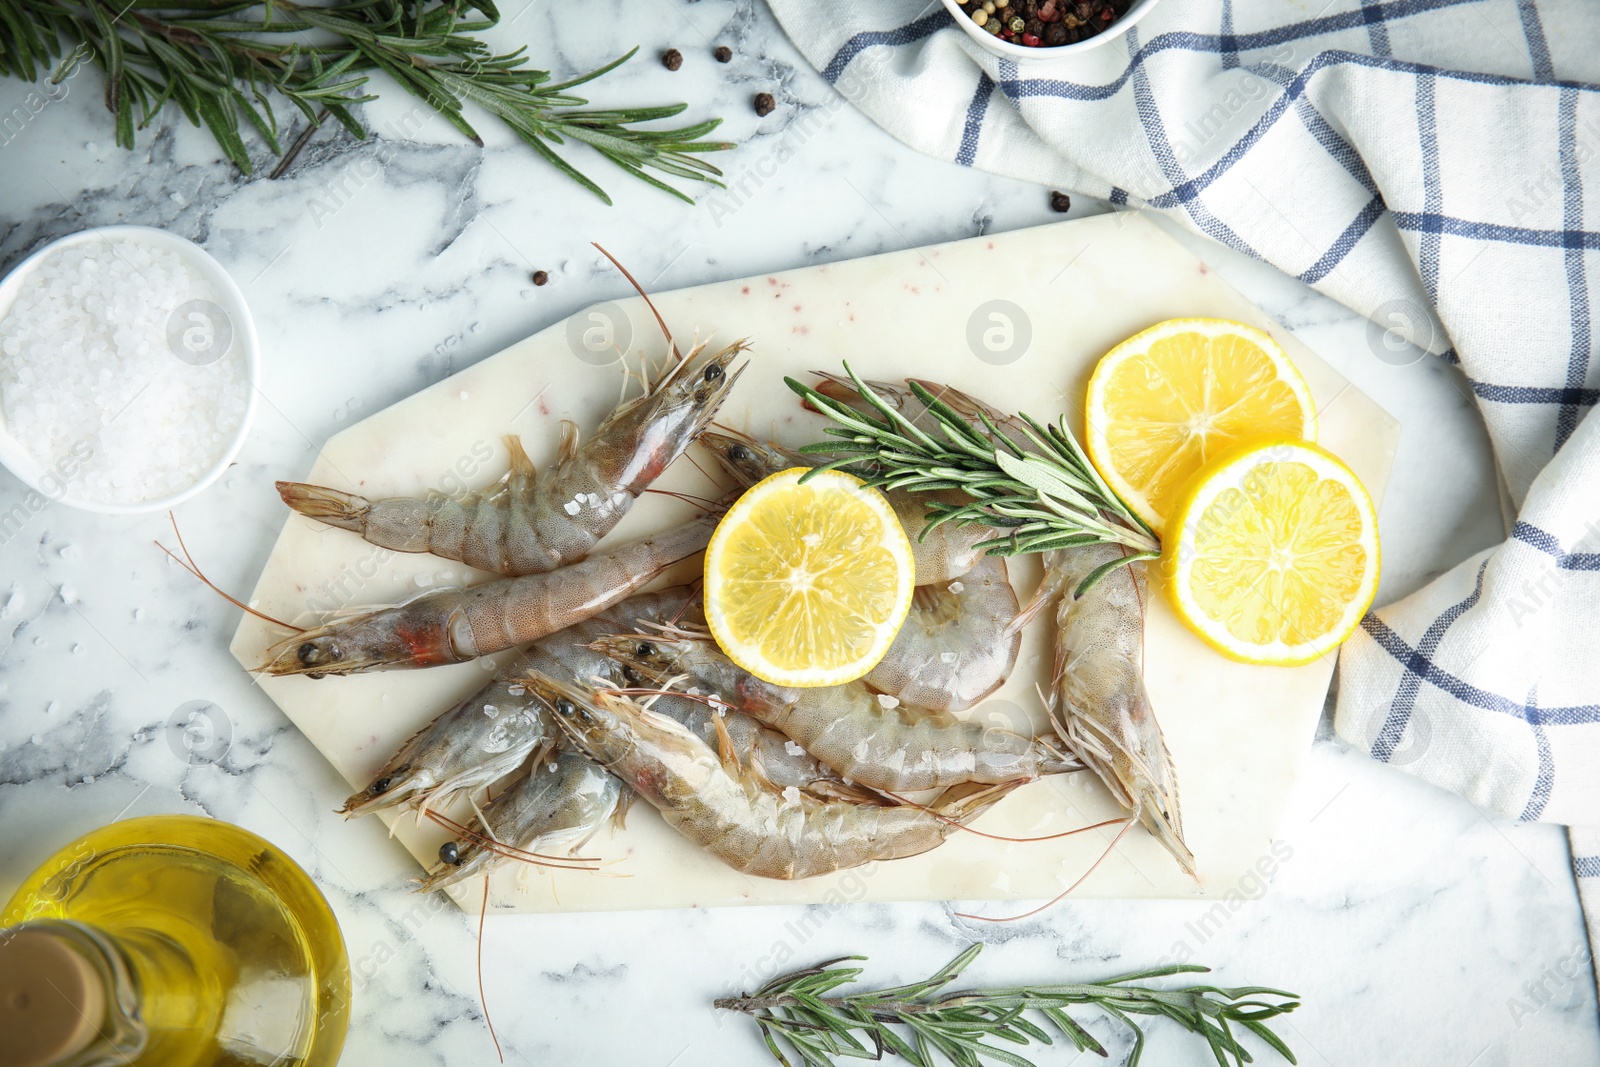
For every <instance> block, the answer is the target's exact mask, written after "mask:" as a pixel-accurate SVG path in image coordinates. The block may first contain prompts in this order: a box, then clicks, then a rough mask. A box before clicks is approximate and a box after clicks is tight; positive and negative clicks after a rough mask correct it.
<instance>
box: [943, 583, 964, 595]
mask: <svg viewBox="0 0 1600 1067" xmlns="http://www.w3.org/2000/svg"><path fill="white" fill-rule="evenodd" d="M948 588H949V590H950V595H951V596H960V595H961V594H962V593H963V592H965V591H966V588H967V587H966V586H965V585H962V584H961V583H960V582H951V583H950V585H949V586H948Z"/></svg>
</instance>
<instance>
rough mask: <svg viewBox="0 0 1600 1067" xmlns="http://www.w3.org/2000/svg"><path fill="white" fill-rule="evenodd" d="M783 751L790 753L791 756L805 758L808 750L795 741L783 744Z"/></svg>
mask: <svg viewBox="0 0 1600 1067" xmlns="http://www.w3.org/2000/svg"><path fill="white" fill-rule="evenodd" d="M783 750H784V751H785V752H787V753H789V755H791V756H804V755H805V754H806V750H805V749H803V748H801V747H800V746H799V745H797V744H795V743H794V742H793V741H785V742H784V743H783Z"/></svg>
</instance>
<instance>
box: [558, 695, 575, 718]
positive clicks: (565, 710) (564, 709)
mask: <svg viewBox="0 0 1600 1067" xmlns="http://www.w3.org/2000/svg"><path fill="white" fill-rule="evenodd" d="M556 714H557V715H561V716H564V717H569V718H570V717H571V716H573V715H576V714H578V709H577V707H576V706H575V705H574V704H573V703H572V701H570V700H567V699H566V698H564V697H563V698H562V699H561V700H558V701H556Z"/></svg>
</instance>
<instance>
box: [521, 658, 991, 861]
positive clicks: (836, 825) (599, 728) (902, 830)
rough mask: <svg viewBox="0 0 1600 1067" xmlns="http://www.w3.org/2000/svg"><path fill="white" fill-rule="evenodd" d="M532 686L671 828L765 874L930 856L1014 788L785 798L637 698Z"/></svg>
mask: <svg viewBox="0 0 1600 1067" xmlns="http://www.w3.org/2000/svg"><path fill="white" fill-rule="evenodd" d="M527 683H528V685H529V687H530V688H532V689H533V690H535V691H536V692H539V693H541V694H543V695H544V696H545V698H546V699H547V700H549V701H550V703H551V705H552V707H554V708H555V714H556V721H557V723H559V724H560V726H561V728H562V730H563V731H564V732H565V733H566V734H567V736H568V737H569V738H570V739H571V740H572V742H573V744H574V745H576V746H577V747H578V748H580V749H581V750H583V751H584V752H586V753H587V754H588V755H589V756H590V757H591V758H592V759H594V760H595V761H596V762H598V763H602V764H604V765H605V766H606V767H608V768H610V769H611V770H612V772H613V773H615V774H617V775H619V776H621V777H622V778H623V779H624V780H625V781H626V782H627V783H628V784H629V785H630V786H632V787H633V788H634V790H635V791H636V792H638V794H639V795H640V796H641V797H643V798H644V799H645V801H647V802H648V803H649V804H650V805H651V806H652V807H654V808H655V809H656V810H657V811H659V812H660V813H661V815H662V818H664V819H665V820H666V822H667V824H668V825H669V826H671V827H672V828H673V829H674V830H676V831H678V833H680V834H682V835H683V836H684V837H686V838H688V839H689V840H691V841H693V842H695V843H696V844H698V845H700V846H701V847H702V848H704V849H705V850H706V851H708V852H710V853H711V854H712V855H714V856H716V857H717V858H718V859H720V860H722V861H723V862H724V863H726V864H728V866H730V867H732V868H734V869H735V870H739V871H743V872H744V873H746V874H752V875H756V876H758V877H761V878H783V879H794V878H811V877H815V876H816V875H820V874H828V873H831V872H833V871H840V870H845V869H847V868H850V867H859V866H861V865H862V864H865V863H870V862H872V861H874V860H888V859H898V858H900V857H903V856H915V855H918V854H920V853H923V852H927V851H929V850H930V849H933V848H936V847H937V846H938V845H940V844H941V843H943V841H944V840H945V839H946V838H947V837H949V836H950V835H951V834H952V833H954V832H955V831H956V829H957V828H958V826H959V825H960V824H962V823H965V822H967V821H970V820H971V819H973V818H976V817H977V816H978V815H979V814H981V813H982V812H984V811H986V810H988V809H989V808H990V807H991V806H993V805H994V804H995V803H996V802H997V801H998V800H1000V798H1001V797H1003V796H1004V795H1005V794H1006V793H1008V792H1009V791H1010V790H1011V789H1013V788H1015V783H1007V784H1005V785H996V786H988V787H985V788H982V789H972V788H970V787H963V788H958V789H955V790H951V791H949V792H947V793H946V794H944V795H942V796H940V797H939V798H938V799H936V800H935V801H934V802H933V803H932V804H930V805H929V806H928V810H924V809H922V808H918V807H912V806H908V805H897V806H892V807H883V806H876V805H869V804H854V803H850V802H847V801H819V800H814V799H812V798H810V797H807V796H804V795H794V794H790V795H787V796H786V795H784V794H781V793H773V792H772V791H770V790H768V789H766V788H763V786H762V783H760V782H758V781H755V780H753V779H752V778H751V777H750V776H749V775H748V774H744V773H741V772H740V771H739V770H738V769H737V768H736V767H734V768H730V767H729V766H728V765H726V764H725V763H723V762H722V761H721V760H719V759H718V757H717V754H716V753H715V752H714V751H712V749H711V747H710V746H709V745H707V744H706V743H705V742H704V741H701V740H700V739H699V738H698V737H696V736H695V735H694V734H692V733H690V732H689V731H688V730H686V729H684V728H683V727H682V726H680V725H679V724H677V723H676V722H673V721H672V720H671V719H668V718H665V717H664V716H660V715H656V714H654V713H653V712H650V711H647V710H646V709H644V708H642V707H640V706H639V705H638V704H636V703H634V702H633V701H631V700H628V699H626V698H624V697H616V696H608V695H606V694H604V693H597V692H596V691H595V690H593V689H588V688H585V687H582V686H573V685H569V684H567V683H563V682H557V681H555V680H554V679H550V678H545V677H542V676H537V675H535V676H531V677H529V678H528V679H527Z"/></svg>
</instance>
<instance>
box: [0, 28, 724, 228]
mask: <svg viewBox="0 0 1600 1067" xmlns="http://www.w3.org/2000/svg"><path fill="white" fill-rule="evenodd" d="M472 12H476V13H477V14H478V16H481V17H475V16H473V15H472V14H471V13H472ZM499 19H500V13H499V11H498V10H497V9H496V8H495V6H494V2H493V0H445V2H431V0H334V2H333V3H330V4H320V3H305V4H302V3H297V2H295V0H268V2H267V3H266V4H265V5H264V6H263V5H261V4H258V3H256V2H254V0H0V74H5V75H9V76H11V77H17V78H25V79H28V80H30V81H31V80H33V79H34V78H36V77H38V76H39V75H40V73H41V72H48V73H49V75H50V78H51V80H52V82H53V83H55V84H59V83H60V82H61V81H62V80H63V79H64V78H66V77H67V76H68V75H70V74H71V72H72V69H73V68H74V67H75V66H76V65H77V64H78V63H79V62H80V61H81V60H82V59H83V58H85V57H86V56H92V58H93V61H94V62H95V63H96V64H97V65H98V66H99V67H101V68H102V69H103V70H104V71H105V72H106V89H105V103H106V107H107V108H108V109H109V110H110V111H111V112H112V114H113V115H114V116H115V117H116V118H115V121H116V137H117V144H119V145H121V146H122V147H124V148H132V147H133V142H134V133H135V130H136V129H144V128H145V127H147V126H149V124H150V123H151V121H152V120H153V119H154V118H155V117H156V115H158V114H159V113H160V112H161V109H162V108H163V107H164V106H165V105H167V104H168V103H171V104H174V105H176V106H177V108H178V109H179V110H180V111H182V112H183V114H184V115H185V116H186V117H187V118H188V119H189V121H190V122H192V123H194V124H195V125H201V124H204V125H205V127H206V128H207V129H208V130H209V131H210V132H211V134H212V136H213V137H215V138H216V141H217V144H218V145H219V146H220V147H221V148H222V151H223V153H224V154H225V155H226V156H227V157H228V159H229V160H231V161H232V162H233V163H234V164H235V165H236V166H237V167H238V168H239V169H240V170H242V171H243V172H244V173H246V174H250V173H253V171H254V165H253V164H252V162H251V160H250V154H249V151H248V150H247V148H246V146H245V142H244V138H243V135H242V132H241V131H242V126H241V123H242V122H243V123H248V124H249V125H250V126H252V127H254V128H255V130H256V131H257V132H258V133H259V134H260V135H261V137H262V139H263V140H265V141H266V143H267V145H268V146H269V147H270V148H271V150H272V152H273V154H274V155H278V154H281V153H282V151H283V149H282V148H281V147H280V144H279V137H278V135H279V131H278V117H277V115H276V114H275V113H274V111H273V107H272V103H271V101H270V99H269V94H271V93H275V94H277V95H278V96H280V97H282V98H283V99H285V100H287V101H288V102H289V103H291V104H293V105H294V106H295V107H296V108H297V109H298V110H299V111H300V112H301V113H302V114H303V115H304V116H305V117H306V119H307V120H308V121H309V122H310V123H312V124H313V125H316V124H319V123H320V122H321V121H322V118H323V117H324V115H331V116H332V117H333V118H335V119H336V120H338V121H339V123H341V124H342V125H343V126H344V127H345V129H347V130H349V131H350V133H351V134H353V135H354V136H356V137H357V138H362V139H364V138H365V137H366V135H367V131H366V128H365V127H364V126H363V125H362V123H361V121H360V119H359V118H357V117H356V115H355V113H354V111H353V110H352V109H353V108H354V107H355V105H357V104H360V103H363V102H365V101H368V100H372V99H375V97H373V96H372V95H371V94H370V93H369V92H368V91H367V88H368V80H369V75H370V74H371V72H373V71H382V72H384V73H386V74H389V75H390V76H391V77H393V78H394V80H395V81H396V82H398V83H399V84H400V85H401V86H402V87H404V88H405V89H406V91H407V92H410V93H412V94H413V95H415V96H417V97H420V98H421V99H422V100H423V101H424V102H426V103H427V104H428V105H429V106H430V107H432V108H433V109H434V110H436V111H437V112H438V113H439V114H441V115H443V116H444V118H445V119H446V120H447V121H448V122H449V123H450V124H451V125H453V126H454V127H455V128H456V129H458V130H459V131H461V133H462V134H463V135H464V136H466V137H467V138H469V139H471V140H472V141H473V142H474V143H476V144H479V145H482V144H483V140H482V138H481V137H479V136H478V133H477V131H476V130H475V129H473V127H472V125H471V124H470V123H469V122H468V121H467V118H466V115H465V112H464V108H465V105H466V104H467V103H473V104H476V105H478V106H479V107H481V108H483V109H484V110H485V111H487V112H489V113H490V114H492V115H494V116H495V117H496V118H498V119H500V120H501V121H502V122H504V123H505V124H506V125H507V126H509V127H510V128H511V130H512V131H513V132H514V133H516V135H517V136H518V137H520V138H521V139H522V140H523V141H524V142H526V143H527V144H528V145H529V146H530V147H532V148H533V149H534V151H536V152H538V153H539V155H541V156H543V157H544V158H545V159H546V160H547V161H549V162H550V163H551V164H553V165H554V166H555V167H556V168H557V169H558V170H560V171H561V172H562V173H563V174H565V175H566V176H567V177H569V178H571V179H572V180H574V181H576V182H577V183H578V184H579V185H582V186H583V187H584V188H585V189H588V190H589V191H590V192H592V193H594V194H595V195H596V196H598V197H600V198H601V199H602V200H604V201H605V202H606V203H608V204H609V203H610V202H611V199H610V198H609V197H608V196H606V194H605V192H604V190H602V189H601V188H600V186H598V185H596V184H595V183H594V182H593V181H591V180H590V179H589V178H588V177H586V176H585V175H584V174H582V173H581V172H579V171H578V169H577V168H576V167H574V166H573V165H572V164H571V163H569V162H568V161H567V160H566V159H564V158H562V157H561V156H560V155H557V154H556V151H555V146H559V145H564V144H565V143H566V141H567V139H569V138H570V139H572V140H576V141H581V142H583V143H585V144H588V145H590V146H591V147H593V148H594V149H596V150H597V151H598V152H599V153H600V154H601V155H603V156H605V157H606V158H607V159H609V160H610V161H611V162H612V163H614V164H616V165H617V166H618V167H621V168H622V169H623V170H624V171H626V172H628V173H629V174H631V175H633V176H634V177H636V178H639V179H641V180H642V181H645V182H648V183H649V184H651V185H654V186H656V187H657V188H660V189H664V190H666V191H667V192H669V193H671V194H673V195H674V196H676V197H678V198H680V199H682V200H689V197H688V196H686V195H685V194H684V193H683V192H681V191H679V190H678V189H676V188H674V187H673V186H671V185H669V184H668V183H667V182H666V181H663V180H661V179H660V178H658V177H656V175H655V174H651V173H647V171H654V172H656V174H660V175H664V176H665V177H667V178H680V179H688V180H694V181H703V182H709V183H711V184H713V185H720V184H721V183H720V182H718V181H717V180H716V178H717V176H718V175H720V174H721V173H722V172H721V171H720V170H718V169H717V168H716V167H715V166H713V165H712V164H711V163H709V162H707V161H706V160H704V159H702V158H700V156H701V155H702V154H703V153H706V152H717V151H721V150H723V149H727V148H731V147H733V146H732V145H731V144H729V143H726V142H721V141H707V140H704V138H705V137H706V135H708V134H709V133H710V132H711V131H712V130H714V129H716V127H717V126H718V125H719V124H720V122H721V120H719V119H712V120H708V121H705V122H699V123H695V124H693V125H690V126H684V127H680V128H678V129H671V130H642V129H639V128H637V126H636V124H637V123H643V122H651V121H654V120H657V119H665V118H671V117H672V116H674V115H677V114H679V113H681V112H682V111H683V110H684V108H685V105H683V104H670V105H667V106H664V107H636V108H614V109H597V110H582V109H583V108H585V107H586V105H587V103H588V101H587V100H585V99H584V98H583V97H580V96H574V95H573V94H572V93H571V92H569V90H571V89H573V88H575V87H576V86H579V85H582V84H584V83H585V82H589V81H593V80H594V79H595V78H598V77H600V76H601V75H603V74H606V73H608V72H609V71H611V70H614V69H615V68H616V67H617V66H618V65H620V64H622V63H624V62H626V61H627V60H628V59H629V58H630V57H632V56H633V54H634V52H637V51H638V49H634V50H633V51H630V52H628V53H627V54H626V55H624V56H622V57H621V58H619V59H617V60H614V61H613V62H611V63H607V64H606V65H605V66H603V67H600V68H599V69H597V70H593V71H590V72H589V73H587V74H584V75H580V76H579V77H576V78H573V79H570V80H568V81H565V82H552V81H551V75H550V73H549V72H548V71H542V70H532V69H529V68H528V67H526V66H524V64H525V63H526V62H527V57H526V55H525V51H526V50H525V49H521V48H519V49H517V50H516V51H513V52H504V53H497V52H495V51H494V50H493V49H492V48H490V47H489V45H488V44H486V43H485V42H484V41H483V40H481V39H480V38H479V37H478V36H477V35H478V34H480V33H482V32H483V31H484V30H487V29H489V28H490V27H492V26H494V25H496V24H497V23H498V22H499ZM58 60H59V61H60V62H57V61H58ZM52 64H54V69H53V70H52V69H51V67H52Z"/></svg>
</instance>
